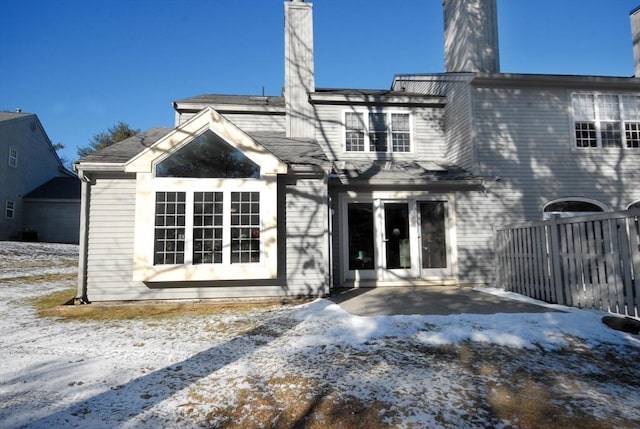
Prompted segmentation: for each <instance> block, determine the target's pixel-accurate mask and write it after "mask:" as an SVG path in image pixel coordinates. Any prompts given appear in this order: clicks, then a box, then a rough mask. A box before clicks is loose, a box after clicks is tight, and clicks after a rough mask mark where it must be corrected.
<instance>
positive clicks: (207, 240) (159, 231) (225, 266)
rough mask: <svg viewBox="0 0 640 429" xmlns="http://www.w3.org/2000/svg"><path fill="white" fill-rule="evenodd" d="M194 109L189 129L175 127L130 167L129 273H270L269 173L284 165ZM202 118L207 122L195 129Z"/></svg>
mask: <svg viewBox="0 0 640 429" xmlns="http://www.w3.org/2000/svg"><path fill="white" fill-rule="evenodd" d="M207 115H208V116H207ZM201 116H202V121H201V123H200V124H199V123H198V122H192V123H190V125H192V126H193V127H194V128H195V129H194V130H189V129H187V130H185V131H186V132H181V133H176V134H175V136H176V139H175V140H174V141H171V140H167V141H166V145H167V146H166V147H163V146H162V144H163V143H164V142H162V141H161V142H160V143H158V148H157V149H155V150H154V151H149V153H148V158H147V159H141V160H140V161H138V164H137V165H136V166H135V168H136V169H138V171H137V176H136V182H137V185H136V186H137V198H136V234H135V240H134V241H135V243H134V253H135V257H134V270H133V279H134V280H137V281H144V282H184V281H199V282H202V281H205V282H210V281H229V280H248V279H274V278H276V277H277V275H278V271H277V269H278V267H277V260H278V259H277V255H278V253H277V248H278V247H277V246H278V244H277V243H278V227H277V224H278V222H277V219H278V215H277V210H278V205H277V204H275V203H274V202H275V201H276V200H277V199H278V181H277V174H280V173H282V172H286V168H287V167H286V164H283V163H281V162H280V161H279V160H278V159H276V158H275V157H273V155H272V154H270V153H269V152H267V151H266V150H265V149H264V148H262V147H261V146H259V145H257V144H256V143H255V142H254V141H252V140H251V139H250V138H249V137H248V136H246V135H243V134H238V133H235V131H234V129H233V128H232V125H230V124H228V123H225V122H224V120H222V118H220V117H218V116H216V113H215V112H211V111H205V112H203V113H201ZM204 119H207V122H206V125H207V128H205V129H204V130H203V129H202V128H200V129H198V128H196V126H197V125H200V126H201V127H202V122H205V121H204ZM214 119H215V120H214ZM194 135H195V137H193V136H194ZM184 136H186V138H185V137H184ZM232 137H233V138H232ZM147 162H148V163H149V164H146V163H147ZM147 165H148V166H149V167H147Z"/></svg>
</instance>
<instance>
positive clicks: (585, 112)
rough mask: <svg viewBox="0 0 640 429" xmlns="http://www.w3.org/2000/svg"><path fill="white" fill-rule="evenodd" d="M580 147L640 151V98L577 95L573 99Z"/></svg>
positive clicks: (576, 135)
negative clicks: (636, 149)
mask: <svg viewBox="0 0 640 429" xmlns="http://www.w3.org/2000/svg"><path fill="white" fill-rule="evenodd" d="M572 104H573V120H574V129H575V143H576V147H579V148H623V147H625V148H640V96H637V95H617V94H591V93H576V94H573V97H572Z"/></svg>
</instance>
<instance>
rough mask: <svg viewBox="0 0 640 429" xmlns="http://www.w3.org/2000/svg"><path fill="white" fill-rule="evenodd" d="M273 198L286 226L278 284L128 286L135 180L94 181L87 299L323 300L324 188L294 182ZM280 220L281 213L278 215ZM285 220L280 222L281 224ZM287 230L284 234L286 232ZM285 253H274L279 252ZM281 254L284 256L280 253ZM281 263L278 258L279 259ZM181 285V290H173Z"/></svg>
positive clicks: (131, 283)
mask: <svg viewBox="0 0 640 429" xmlns="http://www.w3.org/2000/svg"><path fill="white" fill-rule="evenodd" d="M282 189H283V190H282V191H281V193H280V195H279V196H278V201H282V207H281V209H282V210H285V202H284V201H285V198H286V210H288V211H289V213H287V214H286V217H287V218H288V219H289V222H288V223H287V224H286V227H285V225H284V224H282V227H283V228H282V231H281V232H279V237H278V241H279V242H281V243H286V255H287V258H286V260H282V261H281V262H282V264H283V266H282V267H279V269H281V270H284V269H286V274H285V273H284V272H283V273H281V274H280V275H279V278H278V279H277V280H265V281H260V280H246V281H236V282H216V281H215V279H211V281H210V282H199V283H198V286H197V287H196V286H193V285H191V284H189V282H174V283H166V284H165V283H160V284H156V285H154V286H153V287H150V286H148V285H147V284H145V283H143V282H138V281H133V280H132V278H133V260H134V256H133V238H134V224H135V201H136V181H135V179H132V178H122V179H97V180H96V183H95V184H94V185H92V186H91V188H90V202H91V204H90V210H89V246H88V249H89V250H88V258H87V295H88V298H89V300H90V301H113V300H136V299H151V300H154V299H178V298H180V299H206V298H234V297H236V298H250V297H276V296H302V295H322V294H325V293H328V280H327V276H328V268H327V267H326V264H327V263H328V259H329V257H328V251H327V247H326V246H327V243H328V238H327V235H326V234H327V221H326V219H327V207H326V198H325V197H324V195H326V183H325V182H324V181H322V180H298V182H297V185H295V186H293V185H292V186H289V187H288V190H287V195H286V197H285V195H284V186H283V187H282ZM282 214H283V215H285V214H284V213H282ZM282 221H284V219H282ZM285 229H286V232H285ZM284 251H285V249H284V248H283V249H281V250H279V252H284ZM283 255H284V253H283ZM279 260H280V258H279ZM176 286H180V287H176Z"/></svg>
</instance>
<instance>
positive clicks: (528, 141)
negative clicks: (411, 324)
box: [76, 0, 640, 301]
mask: <svg viewBox="0 0 640 429" xmlns="http://www.w3.org/2000/svg"><path fill="white" fill-rule="evenodd" d="M469 3H473V6H474V7H473V8H468V7H463V6H465V5H466V6H468V5H469ZM312 8H313V6H312V4H311V3H306V2H303V1H288V2H285V86H284V94H283V96H282V97H271V96H266V97H265V96H255V97H252V96H234V95H201V96H195V97H190V98H186V99H183V100H178V101H176V102H174V108H175V112H176V122H175V127H174V128H172V129H152V130H149V131H147V132H144V133H142V134H140V135H138V136H135V137H132V138H130V139H128V140H125V141H123V142H120V143H117V144H115V145H113V146H111V147H109V148H107V149H104V150H103V151H100V152H98V153H96V154H93V155H90V156H88V157H86V158H84V159H82V160H80V161H79V162H78V163H77V164H76V169H77V171H78V173H79V176H80V177H81V178H82V180H83V187H82V216H81V234H80V237H81V238H80V244H81V250H80V276H79V281H78V295H77V297H78V299H79V300H84V301H92V300H95V301H102V300H132V299H169V298H171V299H174V298H216V297H224V298H233V297H266V296H319V295H326V294H328V293H330V291H331V290H332V288H341V287H384V286H397V285H413V286H421V285H479V284H481V285H491V284H492V282H493V281H494V278H495V263H494V243H493V231H494V229H495V228H496V227H498V226H503V225H506V224H510V223H514V222H518V221H523V220H539V219H542V218H543V217H545V216H548V215H549V214H551V213H557V212H560V213H563V214H565V215H569V214H573V213H576V212H580V213H584V212H597V211H613V210H623V209H626V208H628V207H630V206H632V205H634V204H635V205H637V204H638V201H640V187H638V186H637V184H638V183H640V180H639V179H640V171H639V170H638V161H640V79H638V78H635V77H628V78H626V77H625V78H623V77H592V76H554V75H510V74H504V73H500V70H499V54H498V36H497V22H496V16H497V14H496V2H495V0H466V1H465V0H446V1H445V2H444V16H445V58H446V71H445V72H444V73H437V74H419V75H399V76H396V77H395V78H393V81H392V84H391V87H390V88H389V89H384V90H365V89H320V88H316V87H315V83H314V60H313V25H312V24H313V20H312ZM469 10H473V11H474V13H469V12H467V11H469ZM636 18H637V17H636V14H635V13H633V14H632V23H635V20H636ZM632 26H633V27H635V25H632ZM639 73H640V72H639Z"/></svg>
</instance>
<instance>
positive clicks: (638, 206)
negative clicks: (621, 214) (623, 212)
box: [627, 200, 640, 210]
mask: <svg viewBox="0 0 640 429" xmlns="http://www.w3.org/2000/svg"><path fill="white" fill-rule="evenodd" d="M632 209H640V200H638V201H634V202H632V203H631V204H629V205H628V206H627V210H632Z"/></svg>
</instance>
